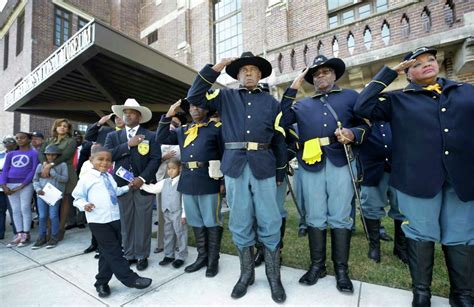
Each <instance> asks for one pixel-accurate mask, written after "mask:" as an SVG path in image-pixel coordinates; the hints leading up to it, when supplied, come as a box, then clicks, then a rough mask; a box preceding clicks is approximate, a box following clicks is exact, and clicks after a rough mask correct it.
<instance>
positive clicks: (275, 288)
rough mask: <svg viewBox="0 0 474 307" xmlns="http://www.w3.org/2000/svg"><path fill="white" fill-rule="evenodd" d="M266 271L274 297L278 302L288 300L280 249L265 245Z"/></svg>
mask: <svg viewBox="0 0 474 307" xmlns="http://www.w3.org/2000/svg"><path fill="white" fill-rule="evenodd" d="M265 273H266V274H267V279H268V283H269V284H270V290H271V292H272V299H273V301H275V302H276V303H283V302H284V301H285V300H286V293H285V289H284V288H283V285H282V283H281V278H280V249H279V248H276V249H275V250H274V251H271V250H270V249H269V248H268V247H266V246H265Z"/></svg>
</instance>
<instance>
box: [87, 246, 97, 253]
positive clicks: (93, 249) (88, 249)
mask: <svg viewBox="0 0 474 307" xmlns="http://www.w3.org/2000/svg"><path fill="white" fill-rule="evenodd" d="M96 250H97V246H95V245H92V244H91V245H90V246H89V247H88V248H86V249H85V250H84V254H88V253H92V252H95V251H96Z"/></svg>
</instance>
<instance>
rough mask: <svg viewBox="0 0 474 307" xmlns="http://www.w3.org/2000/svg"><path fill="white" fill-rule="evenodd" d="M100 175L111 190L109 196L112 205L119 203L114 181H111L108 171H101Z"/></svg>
mask: <svg viewBox="0 0 474 307" xmlns="http://www.w3.org/2000/svg"><path fill="white" fill-rule="evenodd" d="M100 176H101V177H102V179H103V180H104V183H105V187H106V188H107V190H108V191H109V197H110V201H111V202H112V205H117V204H118V200H117V193H116V191H115V189H114V186H113V185H112V182H110V178H109V176H108V173H101V174H100Z"/></svg>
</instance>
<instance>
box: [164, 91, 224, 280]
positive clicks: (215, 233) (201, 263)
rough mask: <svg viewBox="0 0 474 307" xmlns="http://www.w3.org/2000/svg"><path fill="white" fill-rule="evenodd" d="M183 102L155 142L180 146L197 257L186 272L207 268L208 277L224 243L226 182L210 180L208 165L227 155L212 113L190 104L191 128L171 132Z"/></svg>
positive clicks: (183, 189)
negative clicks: (222, 197)
mask: <svg viewBox="0 0 474 307" xmlns="http://www.w3.org/2000/svg"><path fill="white" fill-rule="evenodd" d="M180 105H181V100H178V102H176V103H174V104H173V105H171V107H170V109H169V111H168V113H166V115H165V116H163V117H162V118H161V120H160V124H159V126H158V130H157V134H156V141H157V142H158V143H161V144H169V145H179V149H180V152H181V162H182V167H183V171H182V173H181V176H180V179H179V183H178V191H179V192H181V193H182V194H183V202H184V209H185V211H186V219H187V222H188V224H189V225H191V226H192V227H193V232H194V237H195V239H196V248H197V251H198V257H197V259H196V261H195V262H194V263H193V264H191V265H189V266H187V267H186V268H185V271H186V272H188V273H191V272H195V271H197V270H199V269H201V268H202V267H205V266H207V270H206V276H207V277H214V276H216V275H217V273H218V264H219V250H220V246H221V240H222V231H223V228H222V215H221V207H220V191H221V184H223V182H222V181H221V180H220V178H219V177H215V178H211V177H210V170H211V171H212V168H211V169H210V167H209V163H213V162H216V161H220V160H221V158H222V153H223V152H224V144H223V143H222V136H221V125H222V124H221V123H220V122H214V121H210V118H209V116H210V115H211V114H210V112H209V109H206V108H201V107H198V106H196V105H193V104H191V105H190V107H189V113H190V114H191V117H192V119H193V122H192V123H191V124H190V125H184V126H182V127H179V128H176V129H175V130H170V124H171V119H172V118H173V117H174V116H176V109H177V108H178V107H179V106H180Z"/></svg>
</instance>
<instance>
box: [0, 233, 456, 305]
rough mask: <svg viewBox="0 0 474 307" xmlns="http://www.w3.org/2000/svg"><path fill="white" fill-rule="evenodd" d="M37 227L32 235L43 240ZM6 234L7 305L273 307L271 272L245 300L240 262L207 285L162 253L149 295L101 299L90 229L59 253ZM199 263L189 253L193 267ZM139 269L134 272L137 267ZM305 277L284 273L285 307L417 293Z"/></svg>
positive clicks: (259, 276) (396, 299) (126, 293)
mask: <svg viewBox="0 0 474 307" xmlns="http://www.w3.org/2000/svg"><path fill="white" fill-rule="evenodd" d="M36 230H37V227H36V228H35V229H34V231H33V238H36ZM10 238H11V233H7V237H6V239H5V240H2V241H0V306H8V307H11V306H66V305H71V306H107V305H109V306H146V305H155V306H170V305H182V306H185V305H201V306H210V305H215V306H225V305H245V306H256V305H260V306H261V305H273V306H277V304H275V303H274V302H273V301H272V299H271V296H270V290H269V287H268V283H267V280H266V277H265V271H264V266H260V267H259V268H257V270H256V280H255V284H254V285H253V286H250V287H249V289H248V292H247V295H246V296H245V297H243V298H241V299H239V300H234V299H232V298H231V297H230V292H231V291H232V287H233V285H234V283H235V282H236V281H237V278H238V275H239V260H238V258H237V257H236V256H230V255H222V256H221V261H220V271H219V274H218V275H217V276H216V277H215V278H206V277H205V276H204V273H205V271H204V269H202V270H201V271H199V272H196V273H192V274H188V273H184V271H183V269H174V268H173V267H172V266H166V267H162V266H159V265H158V262H159V261H160V260H161V258H162V257H163V254H162V253H161V254H152V256H151V258H150V259H149V260H150V261H149V262H150V266H149V268H148V269H147V270H145V271H143V272H141V274H142V275H143V276H146V277H151V278H153V283H152V285H151V286H150V287H149V288H147V289H144V290H137V289H128V288H126V287H125V286H123V285H122V284H121V283H120V282H119V281H117V280H116V279H115V277H114V278H113V279H112V280H111V282H110V287H111V290H112V295H111V296H110V297H108V298H106V299H101V298H99V297H98V296H97V295H96V292H95V288H94V286H93V283H94V276H95V274H96V272H97V260H96V259H94V257H93V254H87V255H85V254H82V250H83V249H84V248H86V247H87V246H88V245H89V240H90V234H89V231H88V230H87V229H84V230H80V229H75V230H70V231H68V232H66V237H65V240H64V241H62V242H60V244H59V245H58V246H57V247H56V248H54V249H49V250H48V249H45V248H42V249H39V250H32V249H31V245H30V246H26V247H22V248H7V247H6V244H7V243H8V241H9V240H10ZM195 257H196V250H195V249H194V248H190V254H189V257H188V261H187V263H186V264H189V262H191V261H193V260H194V259H195ZM132 269H134V266H133V267H132ZM303 273H304V272H303V271H302V270H298V269H293V268H289V267H282V273H281V274H282V279H283V284H284V286H285V289H286V293H287V297H288V298H287V300H286V302H285V304H284V305H285V306H294V305H304V306H410V305H411V292H409V291H405V290H399V289H393V288H388V287H382V286H377V285H372V284H368V283H365V282H360V281H355V280H354V281H353V283H354V294H353V295H344V294H341V293H339V292H338V291H337V289H336V282H335V279H334V277H332V276H328V277H326V278H323V279H321V280H320V281H318V283H317V284H316V285H314V286H302V285H300V284H298V279H299V278H300V276H301V275H302V274H303ZM432 306H448V301H447V299H445V298H440V297H433V299H432Z"/></svg>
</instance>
